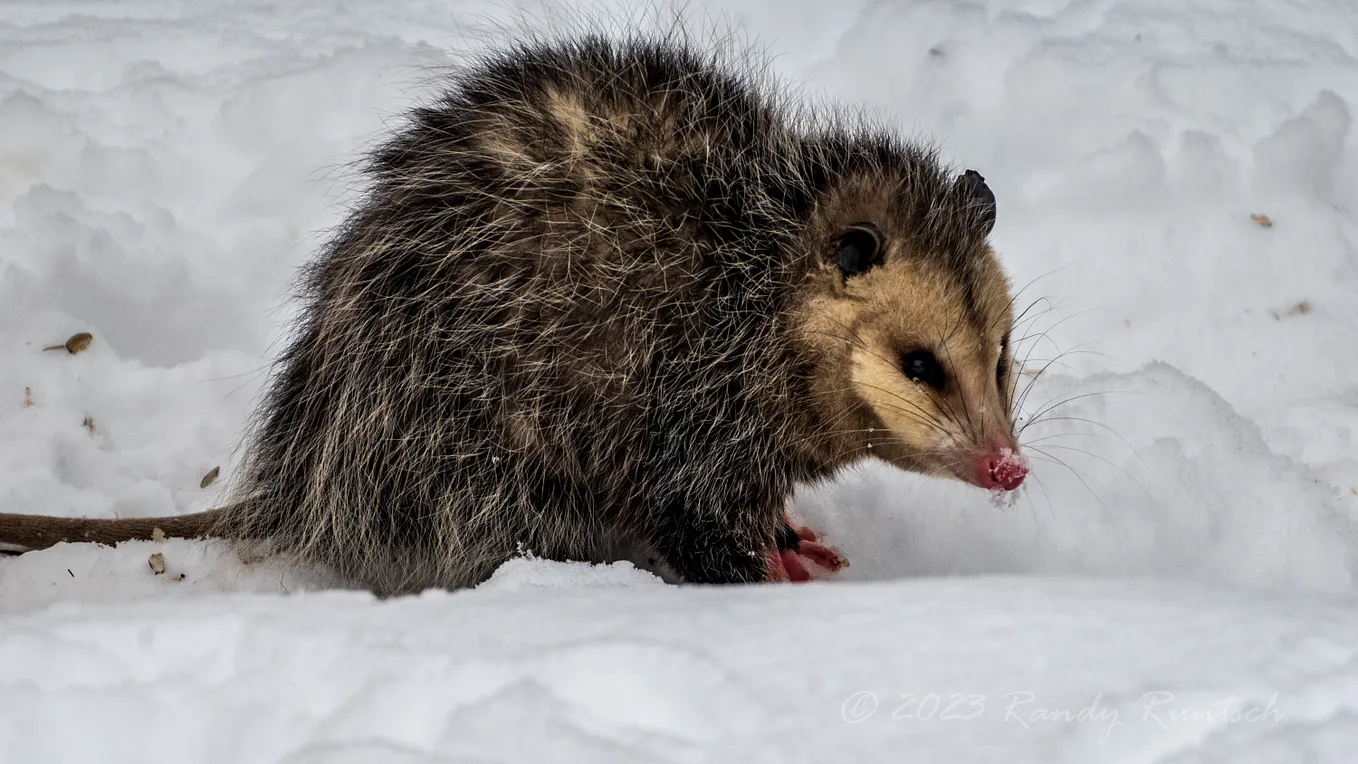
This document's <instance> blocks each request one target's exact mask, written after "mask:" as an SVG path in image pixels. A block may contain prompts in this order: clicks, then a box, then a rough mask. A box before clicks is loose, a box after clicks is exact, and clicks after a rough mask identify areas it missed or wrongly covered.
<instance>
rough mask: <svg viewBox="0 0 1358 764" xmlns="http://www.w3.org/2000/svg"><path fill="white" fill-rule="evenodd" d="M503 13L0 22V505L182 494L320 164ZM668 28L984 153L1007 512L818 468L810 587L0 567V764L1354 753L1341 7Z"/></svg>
mask: <svg viewBox="0 0 1358 764" xmlns="http://www.w3.org/2000/svg"><path fill="white" fill-rule="evenodd" d="M520 5H523V6H524V7H529V6H527V4H520ZM616 5H617V7H624V6H625V5H626V3H624V2H622V0H619V1H618V2H617V4H616ZM518 7H520V6H519V5H514V4H511V3H509V2H506V1H505V0H501V1H500V2H474V1H473V0H445V1H444V2H430V1H425V2H420V1H419V0H350V1H349V2H345V3H343V4H340V3H327V2H320V0H297V1H296V2H291V3H277V4H275V3H265V2H253V3H249V2H226V0H218V1H215V2H210V1H209V0H194V2H172V1H171V0H145V1H144V2H136V1H133V2H117V3H114V2H57V1H55V0H43V1H41V2H39V1H38V0H32V1H31V2H24V1H21V0H9V2H5V3H3V4H0V353H3V362H0V466H3V469H0V511H14V512H35V513H49V514H60V515H90V516H115V515H121V516H138V515H140V516H147V515H156V514H164V513H171V512H182V511H190V510H194V509H201V508H205V507H208V506H211V505H212V504H213V502H214V501H215V500H217V499H218V498H219V496H220V493H219V491H220V488H221V486H222V485H223V484H224V483H225V482H226V481H227V480H229V479H230V477H231V474H232V469H233V467H234V464H235V462H234V458H233V457H234V454H233V448H234V446H235V445H236V440H237V438H238V437H239V434H240V431H241V427H242V425H243V424H244V422H245V419H246V417H247V415H248V414H249V411H250V408H251V404H252V402H253V400H254V396H255V394H256V393H257V392H258V391H259V385H260V384H261V382H262V374H263V372H264V370H265V368H266V364H267V362H268V359H269V358H270V355H271V353H272V352H273V351H275V350H276V345H274V344H273V343H274V342H275V341H276V339H277V338H278V337H279V336H280V334H281V332H282V329H283V327H284V326H285V325H286V322H287V320H288V318H289V316H290V315H291V313H290V310H291V308H290V306H289V305H288V303H287V301H286V299H285V298H286V295H287V290H288V286H289V284H288V280H289V279H290V278H291V276H292V272H293V269H294V268H295V267H296V266H297V265H298V264H299V263H300V262H302V261H303V260H304V259H305V258H306V257H307V256H308V255H309V253H310V252H311V251H313V250H314V248H315V246H316V245H317V243H318V242H319V241H320V240H322V239H323V237H324V235H325V230H326V229H327V228H328V227H330V226H333V225H334V224H336V223H337V222H338V220H339V219H340V216H341V215H342V213H343V209H344V204H345V202H346V201H347V199H348V198H349V197H348V193H349V191H350V183H351V181H352V177H351V176H350V175H348V174H347V167H348V164H349V163H350V162H351V161H352V160H353V159H355V158H356V156H357V151H358V150H359V149H361V148H362V147H364V146H367V145H371V142H372V141H374V140H376V139H378V138H380V136H381V134H382V133H381V131H382V129H383V124H384V120H390V119H392V118H395V117H398V116H399V114H400V112H401V110H402V109H403V108H404V107H405V106H406V105H408V104H410V103H411V102H412V101H413V100H415V99H417V98H418V97H420V96H421V95H423V94H425V93H427V92H429V79H430V77H431V76H432V72H433V71H435V70H436V68H437V67H438V66H440V65H442V64H445V63H447V62H448V61H450V60H455V59H456V57H457V55H458V54H459V51H461V50H465V49H466V48H467V47H468V46H476V45H480V44H483V42H484V39H485V36H484V34H483V30H482V28H481V26H480V25H481V23H482V22H484V21H486V20H487V19H494V18H503V17H505V16H506V15H507V14H510V13H512V12H513V11H514V10H515V9H516V8H518ZM536 7H537V6H531V7H529V10H530V11H531V10H533V9H534V8H536ZM586 7H594V6H586ZM689 12H690V14H693V15H695V16H698V17H701V16H702V15H703V14H712V15H718V14H720V13H722V12H724V13H726V15H727V19H728V20H729V21H730V22H733V23H736V24H740V25H743V27H744V29H745V30H746V31H747V32H748V33H749V34H750V35H751V36H753V37H755V38H757V39H758V41H759V43H760V44H761V45H762V46H764V47H765V48H767V49H768V50H769V52H770V53H772V54H774V55H776V56H777V59H776V63H775V68H776V69H777V70H778V71H779V72H780V73H781V74H782V75H784V76H785V77H787V78H789V79H792V80H794V81H796V82H799V83H801V87H802V88H803V89H804V90H805V91H807V92H808V93H809V94H810V95H812V96H816V97H829V98H833V99H837V100H848V101H855V102H859V103H863V104H866V105H867V106H869V107H870V108H872V109H873V110H875V111H876V112H877V113H879V114H880V115H882V116H883V118H885V119H890V120H893V121H895V122H896V123H897V124H899V125H900V126H901V128H902V130H905V131H908V132H913V133H922V134H925V135H928V136H931V137H932V138H934V139H935V140H937V141H939V142H941V143H942V144H943V145H944V146H945V148H946V151H947V152H948V153H949V155H950V156H951V157H953V158H955V160H956V161H957V162H958V163H959V164H964V165H965V166H969V167H976V168H978V169H980V170H981V171H982V172H983V173H984V174H985V175H986V177H987V179H988V180H989V182H990V184H991V186H992V187H993V188H994V189H995V191H996V194H997V195H998V198H999V209H1000V216H999V223H998V226H997V228H996V232H995V243H996V245H997V247H998V249H999V250H1000V251H1001V253H1002V256H1003V257H1004V260H1005V262H1006V264H1007V266H1008V267H1009V269H1010V271H1011V273H1012V275H1013V277H1014V280H1015V282H1016V284H1017V285H1018V286H1020V287H1023V288H1024V292H1023V299H1022V300H1021V301H1020V303H1021V304H1023V305H1027V304H1028V303H1029V302H1033V304H1034V307H1033V309H1032V311H1031V312H1029V313H1028V318H1030V319H1031V321H1030V322H1029V323H1028V324H1026V329H1027V330H1026V332H1025V334H1027V335H1028V340H1027V341H1026V342H1025V343H1023V344H1022V345H1021V346H1020V351H1021V353H1022V354H1029V353H1030V354H1031V355H1030V356H1029V358H1028V362H1027V366H1028V368H1029V369H1031V370H1033V371H1037V370H1039V369H1045V372H1044V373H1042V374H1041V375H1040V376H1037V377H1033V378H1032V379H1035V380H1036V381H1035V385H1034V387H1033V390H1032V393H1031V394H1030V395H1029V397H1028V399H1027V404H1026V406H1025V409H1026V411H1027V414H1028V415H1029V416H1030V417H1033V418H1035V419H1036V422H1035V423H1034V424H1032V425H1031V426H1030V427H1028V428H1027V429H1026V430H1025V433H1024V441H1025V443H1026V445H1027V447H1028V449H1029V454H1030V456H1032V457H1033V458H1034V460H1035V462H1034V473H1033V476H1032V478H1031V479H1030V485H1029V487H1028V488H1027V489H1026V490H1025V493H1024V494H1023V495H1022V496H1021V497H1020V498H1019V499H1018V501H1017V502H1016V503H1014V504H1013V505H1012V506H1008V507H997V506H995V505H993V504H992V503H991V502H990V500H989V497H988V496H986V495H984V494H982V493H981V492H979V491H976V490H974V489H969V488H966V487H964V486H959V485H953V484H949V483H944V482H941V481H935V480H928V479H923V478H917V477H912V476H907V475H902V474H899V473H895V472H892V471H889V470H886V469H878V468H865V469H863V470H859V471H856V472H855V473H854V474H851V475H847V476H845V478H844V479H843V480H841V481H840V482H839V483H837V484H835V485H834V486H832V487H830V488H826V489H822V490H818V491H814V492H813V491H807V492H805V493H804V494H802V495H800V496H799V497H798V500H797V505H798V506H797V508H796V509H797V511H798V513H799V514H801V515H802V516H803V517H804V518H805V519H806V520H807V521H808V522H809V523H810V524H811V525H812V526H813V527H816V528H818V529H820V530H821V531H823V532H824V533H826V534H827V535H828V536H829V537H830V539H831V540H832V541H833V542H834V543H835V544H837V545H838V546H839V547H840V548H841V549H843V550H844V552H845V553H846V554H848V556H849V557H850V558H851V559H852V561H853V566H852V567H851V568H849V569H848V570H847V571H845V572H844V573H843V574H841V575H840V576H838V577H837V579H835V580H833V581H826V582H823V583H817V584H812V585H805V586H797V587H792V586H760V587H748V588H743V589H738V588H725V589H716V590H713V589H696V588H691V587H672V586H667V585H664V584H662V583H660V582H659V581H658V580H657V579H655V578H653V577H651V576H650V575H649V574H647V573H644V572H642V571H639V570H636V569H634V568H632V567H631V566H630V565H628V564H626V563H619V564H617V565H614V566H606V567H598V568H590V567H586V566H582V565H569V564H559V563H550V562H546V561H542V560H516V561H513V562H511V563H509V564H507V565H506V566H504V567H503V568H502V569H501V571H500V572H499V574H497V576H496V578H495V579H493V580H492V581H491V582H489V583H488V584H486V585H484V586H482V587H481V588H479V589H477V590H473V591H468V592H458V593H442V592H440V593H428V594H426V595H423V596H420V597H414V598H405V599H400V600H393V601H387V602H377V601H375V600H373V599H372V598H371V597H369V596H368V595H366V594H362V593H357V592H350V591H327V589H330V588H331V587H330V586H329V582H328V581H326V579H325V577H324V575H323V574H322V573H321V572H319V571H309V570H295V569H289V568H287V567H285V566H282V565H281V564H278V563H276V562H273V561H269V560H263V561H252V562H250V563H248V564H247V563H242V562H241V561H240V560H239V559H238V558H237V557H235V556H234V555H233V554H232V553H230V552H229V551H227V550H224V549H222V548H221V547H220V546H219V545H214V544H203V543H192V542H185V541H178V540H171V541H169V542H167V543H165V544H153V543H149V542H145V543H132V544H125V545H123V546H121V547H119V548H117V549H108V548H96V547H92V546H88V545H64V546H61V547H58V548H55V549H52V550H49V551H46V552H41V553H34V554H30V555H25V556H22V557H18V558H10V559H3V558H0V762H11V761H12V762H24V763H25V764H28V763H29V762H49V761H52V762H55V761H60V762H66V761H71V762H75V761H79V762H87V761H109V762H114V761H116V762H124V761H127V762H131V761H150V760H161V759H165V760H171V759H173V760H179V761H192V762H204V763H211V762H284V761H286V762H298V763H300V762H322V761H324V762H360V761H362V762H368V761H381V762H411V763H412V764H413V763H416V762H419V763H421V764H422V763H424V762H471V761H476V762H500V761H504V762H509V761H526V760H535V761H591V762H593V761H618V762H638V761H694V762H700V761H734V760H749V761H770V762H791V761H895V760H910V761H921V762H932V761H996V760H1006V761H1014V762H1028V761H1031V762H1064V761H1069V762H1093V761H1098V762H1102V761H1118V762H1188V761H1222V762H1244V761H1277V762H1295V761H1320V762H1331V761H1332V762H1344V763H1345V764H1347V762H1351V761H1352V760H1353V756H1354V751H1358V596H1355V582H1354V576H1355V574H1358V248H1356V247H1355V242H1358V222H1356V220H1355V217H1354V215H1353V210H1354V208H1355V206H1356V205H1358V140H1355V138H1354V136H1353V134H1352V133H1353V129H1352V122H1353V114H1352V111H1353V109H1354V108H1355V107H1358V6H1354V5H1353V4H1352V3H1351V2H1348V0H1329V1H1328V2H1326V1H1325V0H1312V1H1311V2H1300V0H1296V1H1294V2H1289V3H1279V2H1273V0H1235V1H1233V2H1222V1H1221V0H1009V1H1008V2H1001V1H1000V0H986V1H968V0H914V1H913V2H900V1H899V0H878V1H877V2H867V1H866V0H840V1H838V2H833V3H828V2H821V1H820V0H798V1H797V2H784V1H783V0H730V1H728V2H720V3H718V2H715V0H714V2H712V3H710V4H708V5H704V4H703V3H700V2H690V3H689ZM1251 215H1256V216H1267V221H1266V222H1268V223H1271V225H1264V224H1262V222H1264V219H1263V218H1257V219H1252V218H1251ZM81 331H88V332H91V333H92V334H93V336H94V340H93V342H92V344H91V345H90V346H89V348H88V349H87V350H85V351H84V352H81V353H79V354H77V355H71V354H69V353H66V352H64V351H47V352H45V351H44V350H43V348H44V347H46V346H49V345H53V344H57V343H61V342H64V341H65V340H66V339H67V338H68V337H69V336H71V335H72V334H74V333H76V332H81ZM1052 359H1057V360H1056V362H1055V363H1052V364H1050V365H1049V364H1048V361H1050V360H1052ZM1063 402H1064V403H1063ZM1056 404H1059V405H1056ZM1050 405H1055V407H1054V408H1050V409H1049V410H1046V411H1044V409H1048V407H1049V406H1050ZM213 467H220V473H221V476H222V478H221V479H220V480H218V481H217V482H216V483H214V484H212V485H211V486H209V487H207V488H202V487H200V481H201V480H202V478H203V476H204V474H205V473H207V472H208V471H209V470H210V469H211V468H213ZM153 553H160V554H161V555H162V556H163V559H164V561H165V565H166V570H165V572H164V573H163V574H160V575H156V574H155V573H154V572H152V570H151V569H150V567H149V566H148V564H147V560H148V557H150V555H151V554H153ZM302 590H308V591H305V592H302ZM299 592H302V593H299Z"/></svg>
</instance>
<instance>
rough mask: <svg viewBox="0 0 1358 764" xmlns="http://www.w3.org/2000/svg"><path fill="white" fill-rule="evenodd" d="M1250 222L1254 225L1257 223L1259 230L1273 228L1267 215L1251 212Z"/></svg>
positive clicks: (1271, 220) (1271, 221)
mask: <svg viewBox="0 0 1358 764" xmlns="http://www.w3.org/2000/svg"><path fill="white" fill-rule="evenodd" d="M1250 220H1253V221H1254V222H1255V223H1258V224H1259V227H1260V228H1272V227H1273V219H1272V218H1270V217H1269V216H1268V215H1263V214H1260V213H1258V212H1252V213H1250Z"/></svg>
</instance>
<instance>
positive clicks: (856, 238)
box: [839, 223, 882, 278]
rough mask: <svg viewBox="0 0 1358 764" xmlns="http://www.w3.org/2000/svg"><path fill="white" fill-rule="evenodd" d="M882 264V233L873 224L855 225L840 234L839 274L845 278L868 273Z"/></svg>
mask: <svg viewBox="0 0 1358 764" xmlns="http://www.w3.org/2000/svg"><path fill="white" fill-rule="evenodd" d="M881 262H882V232H881V231H879V230H877V226H875V225H873V224H872V223H854V224H853V225H851V226H849V227H848V228H845V229H844V230H842V231H840V232H839V272H840V273H842V274H844V278H848V277H850V276H857V275H858V274H860V273H866V272H867V271H868V270H870V269H871V268H872V267H873V266H874V265H880V264H881Z"/></svg>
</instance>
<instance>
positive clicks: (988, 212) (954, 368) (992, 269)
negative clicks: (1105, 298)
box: [802, 173, 1027, 490]
mask: <svg viewBox="0 0 1358 764" xmlns="http://www.w3.org/2000/svg"><path fill="white" fill-rule="evenodd" d="M888 180H889V179H888ZM874 181H876V182H874ZM900 187H901V186H900V185H898V184H892V183H889V182H882V179H881V178H880V177H878V178H865V179H863V180H861V181H858V182H855V183H846V184H845V186H844V187H843V188H841V189H838V190H837V192H836V193H835V195H834V196H833V197H831V198H829V199H827V201H826V203H825V204H824V205H823V207H822V209H821V210H819V211H818V213H817V215H816V216H815V219H813V220H812V221H811V228H810V230H809V232H808V236H809V239H810V240H811V241H809V242H808V243H811V242H812V241H814V242H818V243H819V245H820V246H821V247H822V250H821V252H820V260H819V263H820V267H819V269H818V271H817V272H816V273H815V274H813V276H812V277H811V278H810V279H809V285H808V295H807V298H808V299H807V300H806V302H805V303H804V313H803V314H802V321H803V324H802V329H803V338H804V341H805V342H806V343H807V345H808V346H809V347H810V348H811V349H812V354H813V356H814V357H815V361H814V363H815V364H816V366H817V367H818V369H819V370H818V373H817V375H816V378H817V384H816V386H817V394H818V398H819V399H820V404H821V405H820V408H821V412H820V413H821V416H822V421H823V422H825V423H826V424H825V430H826V432H827V442H828V443H831V444H832V445H831V448H833V449H834V451H835V453H837V454H841V455H854V456H859V455H872V456H876V457H878V458H880V459H883V460H885V461H887V462H889V463H891V464H894V465H896V466H898V467H901V468H904V469H907V470H911V471H915V472H922V473H926V474H934V475H940V476H946V477H952V478H956V479H959V480H962V481H965V482H968V483H971V484H973V485H977V486H980V487H982V488H987V489H997V490H1014V489H1016V488H1018V487H1019V486H1020V485H1021V484H1022V483H1023V480H1024V477H1025V476H1026V475H1027V467H1026V465H1025V463H1024V461H1023V459H1022V458H1021V457H1020V456H1019V446H1018V442H1017V439H1016V436H1015V433H1014V426H1013V421H1012V418H1011V413H1012V412H1011V409H1012V396H1013V374H1014V369H1013V360H1012V355H1011V346H1010V342H1011V337H1010V332H1011V328H1012V324H1013V320H1014V317H1013V313H1012V305H1011V303H1012V299H1011V295H1010V288H1009V282H1008V279H1007V278H1006V276H1005V275H1004V272H1003V271H1002V270H1001V268H1000V265H999V263H998V261H997V259H996V257H995V254H994V252H993V251H992V250H991V248H990V246H989V245H988V243H987V242H986V237H987V235H988V234H989V231H990V228H991V226H992V225H993V222H994V209H995V208H994V197H993V195H991V194H990V190H989V189H988V188H987V187H986V186H985V183H984V179H982V178H980V176H979V175H975V174H974V173H968V175H965V176H963V177H962V178H959V179H958V181H957V184H956V185H955V186H954V188H952V189H949V193H948V194H947V195H946V196H945V197H943V198H940V199H938V200H936V201H935V202H933V203H931V204H929V205H925V207H926V208H927V209H929V210H932V211H935V213H936V214H937V212H940V211H941V212H943V213H946V214H949V215H953V216H954V217H953V218H951V219H949V220H944V221H940V220H938V219H935V220H934V221H933V225H934V226H935V228H933V229H926V230H923V231H922V230H921V224H920V223H918V222H916V223H915V224H913V225H912V224H911V222H910V221H911V220H912V216H911V214H910V211H911V209H913V210H916V212H915V215H914V217H913V219H914V220H915V221H918V220H919V219H920V216H919V213H918V212H917V211H918V210H919V209H920V205H919V204H918V201H917V200H916V201H915V202H914V205H915V206H914V207H913V208H907V207H906V205H907V204H908V203H909V200H902V199H899V198H897V197H899V196H901V194H900V192H893V191H892V190H891V189H893V188H900ZM913 193H916V194H917V193H918V189H915V190H914V191H913ZM950 204H951V205H954V206H955V210H954V211H953V212H948V210H949V207H948V205H950Z"/></svg>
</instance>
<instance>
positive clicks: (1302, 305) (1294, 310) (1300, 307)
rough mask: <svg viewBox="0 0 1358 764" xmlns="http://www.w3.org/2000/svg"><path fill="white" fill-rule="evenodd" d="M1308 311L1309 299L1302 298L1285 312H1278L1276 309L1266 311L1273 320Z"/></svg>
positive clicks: (1300, 314)
mask: <svg viewBox="0 0 1358 764" xmlns="http://www.w3.org/2000/svg"><path fill="white" fill-rule="evenodd" d="M1310 312H1311V301H1310V300H1302V301H1301V302H1299V303H1297V304H1296V305H1293V306H1292V307H1291V308H1288V309H1287V312H1286V313H1279V312H1278V311H1276V310H1270V311H1269V312H1268V313H1269V315H1271V316H1273V320H1274V321H1281V320H1282V319H1283V317H1284V316H1304V315H1306V314H1307V313H1310Z"/></svg>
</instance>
